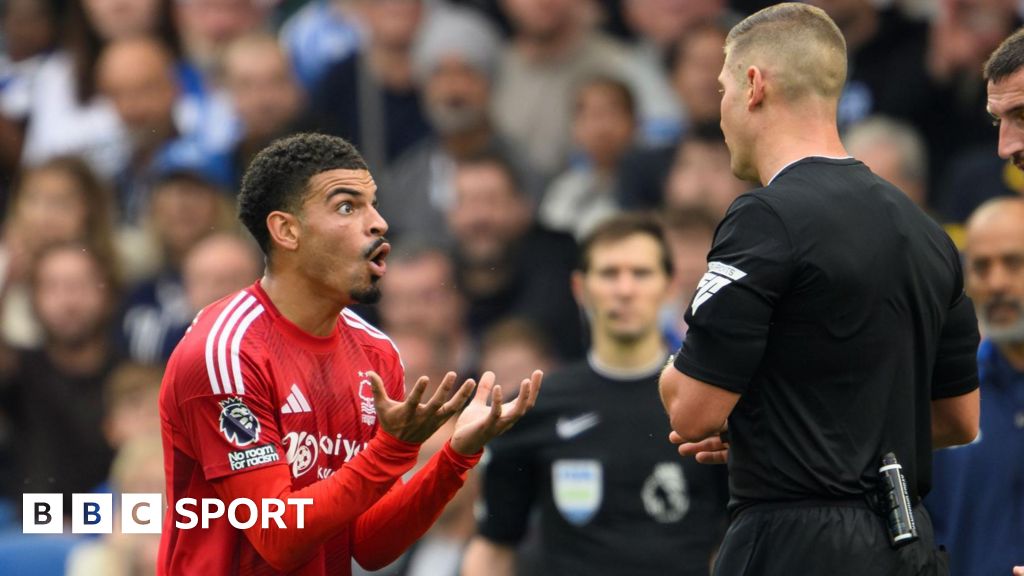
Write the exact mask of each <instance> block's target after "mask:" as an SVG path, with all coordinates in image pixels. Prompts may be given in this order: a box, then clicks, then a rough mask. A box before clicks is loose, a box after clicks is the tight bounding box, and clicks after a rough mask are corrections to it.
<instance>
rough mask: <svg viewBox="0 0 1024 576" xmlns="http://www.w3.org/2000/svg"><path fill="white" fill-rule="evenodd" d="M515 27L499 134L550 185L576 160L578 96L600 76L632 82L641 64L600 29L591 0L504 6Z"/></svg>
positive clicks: (498, 95) (508, 0)
mask: <svg viewBox="0 0 1024 576" xmlns="http://www.w3.org/2000/svg"><path fill="white" fill-rule="evenodd" d="M502 6H503V7H504V8H505V11H506V13H507V14H508V16H509V19H510V20H511V22H512V26H513V30H514V33H513V37H512V39H511V44H510V45H509V46H507V47H506V48H505V52H504V55H503V56H502V60H501V65H500V66H499V69H498V76H497V81H496V83H495V88H494V101H493V105H494V115H495V121H496V122H497V125H498V128H499V130H500V131H501V132H502V133H503V134H505V135H506V136H508V137H509V138H511V139H512V141H513V142H514V143H515V144H516V145H517V146H519V148H520V149H522V150H524V151H525V153H526V154H527V159H528V160H529V161H530V164H531V165H532V167H533V168H534V169H535V170H537V171H538V172H539V173H540V174H541V175H543V176H544V177H546V178H550V177H552V176H554V175H555V174H556V173H558V172H559V171H560V170H561V169H563V168H564V167H565V165H566V163H567V160H568V158H569V152H570V150H571V148H572V145H571V139H570V138H571V123H572V102H573V92H574V90H575V89H576V87H577V86H578V84H579V82H580V81H581V80H583V79H584V78H587V77H590V76H594V75H597V74H603V75H611V76H615V77H618V78H622V79H627V80H628V79H630V78H631V75H630V71H631V69H632V66H633V65H634V62H633V60H632V58H631V56H630V54H629V52H628V51H627V50H626V49H625V48H624V47H623V46H621V45H620V44H618V43H616V42H615V41H613V40H611V39H609V38H607V37H605V36H603V35H601V34H600V33H598V32H597V31H595V30H593V27H592V25H591V23H590V22H589V20H588V18H587V3H586V1H585V0H502Z"/></svg>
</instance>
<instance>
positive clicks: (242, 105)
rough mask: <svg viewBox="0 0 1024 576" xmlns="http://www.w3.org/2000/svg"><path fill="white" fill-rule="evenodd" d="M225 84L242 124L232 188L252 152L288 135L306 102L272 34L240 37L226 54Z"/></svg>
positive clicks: (238, 183) (233, 158)
mask: <svg viewBox="0 0 1024 576" xmlns="http://www.w3.org/2000/svg"><path fill="white" fill-rule="evenodd" d="M224 80H225V85H226V87H227V89H228V92H229V93H230V95H231V100H232V102H233V104H234V107H235V111H236V112H237V114H238V117H239V120H240V121H241V124H242V126H241V134H239V135H238V141H237V142H236V143H235V144H234V150H233V151H232V153H231V163H232V177H231V182H232V184H233V186H232V187H233V189H235V190H239V189H241V182H242V174H243V172H244V171H245V168H246V167H247V166H248V165H249V162H250V161H251V160H252V159H253V157H254V156H256V153H257V152H259V151H260V150H262V149H263V148H264V147H266V146H267V145H268V144H270V142H271V141H272V140H274V139H275V138H278V137H280V136H284V135H286V134H287V133H288V131H289V129H291V128H292V126H293V125H294V124H295V122H296V121H297V120H298V117H299V114H300V112H301V111H302V107H303V105H304V104H305V102H304V100H305V93H304V92H303V91H302V88H301V87H300V86H299V84H298V80H297V79H296V78H295V74H294V72H293V71H292V67H291V63H290V62H289V60H288V56H287V55H286V54H285V53H284V50H283V49H282V48H281V46H280V45H279V44H278V42H277V40H276V39H275V38H274V37H273V36H270V35H253V36H244V37H242V38H239V39H238V40H235V41H234V42H232V43H231V45H230V46H228V48H227V52H226V53H225V54H224Z"/></svg>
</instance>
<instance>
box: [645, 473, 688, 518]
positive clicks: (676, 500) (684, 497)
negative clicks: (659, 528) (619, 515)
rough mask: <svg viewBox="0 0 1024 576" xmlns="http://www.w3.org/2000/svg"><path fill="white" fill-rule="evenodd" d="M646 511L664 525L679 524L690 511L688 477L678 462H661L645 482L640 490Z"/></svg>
mask: <svg viewBox="0 0 1024 576" xmlns="http://www.w3.org/2000/svg"><path fill="white" fill-rule="evenodd" d="M640 498H641V500H643V503H644V510H646V511H647V514H649V515H650V516H651V518H654V519H655V520H656V521H658V522H661V523H663V524H669V523H672V522H678V521H680V520H682V519H683V517H684V516H686V513H687V512H688V511H689V510H690V495H689V493H688V491H687V489H686V476H684V475H683V467H682V465H680V464H679V463H678V462H661V463H659V464H657V465H655V466H654V471H653V472H651V475H650V476H648V477H647V480H645V481H644V486H643V488H642V489H641V490H640Z"/></svg>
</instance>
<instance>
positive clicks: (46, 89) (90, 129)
mask: <svg viewBox="0 0 1024 576" xmlns="http://www.w3.org/2000/svg"><path fill="white" fill-rule="evenodd" d="M172 1H173V0H119V1H117V2H110V1H107V2H104V1H99V0H69V1H68V8H67V11H66V12H67V18H66V31H65V33H64V34H63V35H62V40H63V50H60V51H58V52H55V53H54V54H52V55H51V56H49V57H48V58H47V59H46V61H45V62H44V63H43V64H42V65H41V67H40V69H39V72H38V74H36V75H35V76H34V77H33V78H32V81H31V82H25V83H19V84H18V85H12V86H9V87H8V88H6V89H5V98H6V93H7V91H11V92H12V93H13V94H14V95H15V96H13V99H14V100H16V101H18V102H21V103H22V106H21V107H19V108H18V109H13V110H12V109H5V110H4V111H3V113H4V114H7V115H8V118H9V119H10V120H12V121H14V122H19V123H22V124H23V125H25V124H27V127H26V128H25V137H24V148H23V150H22V156H21V158H22V162H23V163H25V164H29V165H31V164H37V163H39V162H42V161H44V160H46V159H48V158H51V157H53V156H57V155H61V154H76V155H82V156H83V157H84V158H85V159H86V160H87V161H88V162H89V164H90V165H91V166H92V167H93V169H95V170H96V171H97V172H99V173H100V175H101V176H104V177H113V176H114V175H115V174H116V173H117V172H118V170H119V169H120V168H121V166H122V165H123V162H124V158H125V155H126V154H127V146H126V145H125V142H124V140H125V137H124V134H123V131H122V129H121V126H120V122H119V120H118V118H117V114H116V112H115V110H114V109H113V107H112V106H111V105H110V103H109V102H107V101H106V100H105V99H103V98H101V97H100V95H99V94H98V87H97V78H96V66H97V61H98V59H99V56H100V52H101V51H102V50H103V48H104V46H105V45H106V44H107V43H109V42H112V41H115V40H125V39H130V38H138V37H142V36H151V37H154V38H159V39H160V41H161V42H163V43H164V44H165V45H166V46H167V47H168V49H169V50H170V51H171V52H172V53H173V54H174V55H175V56H176V57H177V56H180V43H179V40H178V36H177V31H176V28H175V23H174V20H173V18H172V17H171V6H172ZM180 73H181V74H183V75H184V74H186V71H185V67H182V68H181V69H180ZM19 94H20V95H19Z"/></svg>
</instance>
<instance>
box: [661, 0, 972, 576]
mask: <svg viewBox="0 0 1024 576" xmlns="http://www.w3.org/2000/svg"><path fill="white" fill-rule="evenodd" d="M725 51H726V62H725V66H724V67H723V69H722V73H721V75H720V76H719V81H720V83H721V85H722V129H723V131H724V132H725V136H726V142H727V144H728V145H729V151H730V153H731V156H732V168H733V172H734V173H735V174H736V175H737V176H739V177H741V178H743V179H746V180H751V181H757V182H760V183H761V184H762V186H763V187H762V188H759V189H756V190H753V191H751V192H749V193H747V194H744V195H743V196H741V197H739V198H738V199H737V200H736V201H735V202H734V203H733V205H732V207H731V208H730V209H729V212H728V214H727V215H726V217H725V219H724V220H723V222H722V223H721V225H720V226H719V228H718V230H717V231H716V233H715V240H714V244H713V246H712V249H711V252H710V253H709V254H708V272H707V274H705V275H704V278H703V279H702V280H701V282H700V287H699V289H698V292H697V294H696V295H695V296H694V299H693V302H692V304H691V306H690V308H689V309H688V310H687V313H686V322H687V324H688V326H689V332H688V333H687V339H686V342H685V343H684V345H683V347H682V348H681V349H680V350H679V352H678V354H677V355H676V358H675V360H674V362H673V363H671V365H670V366H668V367H666V369H665V371H664V372H663V374H662V377H661V381H660V391H661V396H662V402H663V403H664V405H665V407H666V409H667V410H668V413H669V417H670V420H671V424H672V428H673V430H674V433H673V434H672V435H671V438H672V440H673V441H674V442H677V443H682V445H681V446H680V452H681V453H682V454H684V455H685V454H695V455H696V457H697V460H698V461H699V462H705V463H712V462H725V461H726V460H727V461H728V465H729V475H730V480H729V482H730V494H731V500H730V511H731V516H732V522H731V524H730V527H729V530H728V532H727V533H726V536H725V540H724V542H723V544H722V548H721V550H720V553H719V557H718V560H717V562H716V566H715V574H718V575H723V576H732V575H738V574H751V575H759V576H773V575H779V576H782V575H785V576H790V575H823V576H824V575H828V576H836V575H847V574H849V575H851V576H852V575H857V576H862V575H885V574H945V573H946V572H947V569H946V568H945V562H944V558H942V557H941V556H940V555H939V554H938V553H936V551H935V549H934V542H933V537H932V529H931V523H930V520H929V519H928V516H927V513H926V512H925V510H924V509H923V507H921V506H919V505H918V504H917V503H918V502H919V500H920V498H921V497H922V496H924V494H925V493H927V491H928V489H929V483H930V474H931V451H932V449H933V448H936V447H940V446H949V445H954V444H963V443H967V442H970V441H971V440H973V439H974V437H975V436H976V435H977V431H978V410H979V408H978V391H977V387H978V380H977V366H976V360H975V353H976V350H977V345H978V332H977V323H976V320H975V316H974V312H973V309H972V306H971V303H970V302H969V301H968V299H967V298H966V297H965V296H964V294H963V281H962V280H963V279H962V272H961V268H960V261H959V258H958V254H957V251H956V248H955V247H954V246H953V244H952V242H951V241H950V240H949V238H948V237H947V236H946V235H945V233H944V232H943V231H942V229H941V228H940V227H939V226H938V225H936V224H935V223H934V222H932V221H931V220H930V219H929V218H928V217H927V216H926V215H925V214H924V213H923V212H921V210H919V209H918V208H917V207H915V206H914V205H913V204H912V203H911V201H910V200H909V199H908V198H907V197H906V196H905V195H904V194H902V193H901V192H900V191H899V190H898V189H896V188H895V187H893V186H892V185H891V184H889V183H887V182H885V181H884V180H882V179H880V178H878V177H877V176H875V175H874V174H873V173H872V172H871V171H870V170H868V169H867V168H866V167H865V166H864V165H863V164H861V163H860V162H858V161H857V160H855V159H853V158H850V157H849V156H848V154H847V153H846V151H845V149H844V148H843V146H842V143H841V141H840V139H839V134H838V130H837V128H836V108H837V104H838V99H839V95H840V92H841V91H842V87H843V84H844V82H845V78H846V45H845V42H844V40H843V37H842V35H841V33H840V32H839V29H838V28H837V27H836V26H835V24H834V23H833V22H832V21H831V20H830V19H829V18H828V16H826V15H825V13H824V12H822V11H821V10H819V9H817V8H814V7H811V6H807V5H805V4H798V3H785V4H779V5H776V6H772V7H770V8H766V9H764V10H762V11H760V12H758V13H756V14H754V15H752V16H750V17H749V18H747V19H746V20H744V21H743V22H741V23H740V24H738V25H737V26H736V27H735V28H733V30H732V31H731V32H730V33H729V36H728V39H727V40H726V46H725ZM726 430H727V433H728V434H727V436H726V435H724V434H722V435H720V433H722V432H723V431H726ZM723 439H724V440H725V443H723ZM889 453H891V454H893V455H894V456H895V460H896V461H897V462H898V464H899V465H900V466H901V468H896V467H890V468H886V475H885V477H886V478H889V477H890V475H896V479H894V480H893V482H896V483H897V484H894V485H898V477H899V475H900V473H902V477H903V479H904V481H905V484H906V493H907V494H906V495H907V500H909V504H910V505H908V506H906V507H905V508H904V510H905V513H906V517H905V518H903V522H902V524H897V525H895V529H894V530H892V531H891V532H892V533H890V530H889V529H888V524H887V520H888V519H889V518H890V517H892V514H890V513H887V510H886V509H887V508H888V506H886V503H888V502H889V500H888V496H887V493H886V492H883V491H882V487H884V486H888V484H887V483H886V482H883V480H882V478H883V475H882V474H881V473H880V468H882V460H883V457H884V456H885V455H886V454H889ZM890 493H891V494H894V495H895V494H896V493H897V491H891V492H890ZM911 505H912V506H911ZM895 512H896V513H898V512H899V508H897V509H896V510H895ZM910 518H913V519H914V520H915V521H916V540H915V538H914V537H913V536H912V535H907V534H902V533H903V532H907V531H908V530H909V525H910V522H909V519H910ZM896 519H897V520H898V519H899V517H898V516H896Z"/></svg>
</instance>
